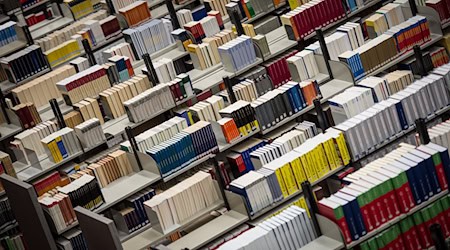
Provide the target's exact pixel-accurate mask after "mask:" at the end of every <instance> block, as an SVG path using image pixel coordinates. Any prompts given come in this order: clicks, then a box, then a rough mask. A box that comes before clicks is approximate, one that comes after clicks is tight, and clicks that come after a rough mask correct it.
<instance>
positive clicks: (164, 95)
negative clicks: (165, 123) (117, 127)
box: [123, 83, 175, 123]
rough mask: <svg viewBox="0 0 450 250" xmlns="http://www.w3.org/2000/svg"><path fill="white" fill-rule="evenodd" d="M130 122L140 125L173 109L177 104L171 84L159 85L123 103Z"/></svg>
mask: <svg viewBox="0 0 450 250" xmlns="http://www.w3.org/2000/svg"><path fill="white" fill-rule="evenodd" d="M123 106H124V107H125V111H126V113H127V115H128V119H129V120H130V122H133V123H138V122H142V121H145V120H147V119H149V118H152V117H155V115H156V114H160V113H161V112H163V111H165V110H168V109H170V108H173V107H174V106H175V102H174V99H173V96H172V92H171V91H170V87H169V84H166V83H162V84H158V85H156V86H155V87H153V88H151V89H147V90H145V91H144V92H141V93H140V94H138V95H137V96H135V97H133V98H131V99H129V100H128V101H125V102H123Z"/></svg>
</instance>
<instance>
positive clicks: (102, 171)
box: [88, 150, 134, 188]
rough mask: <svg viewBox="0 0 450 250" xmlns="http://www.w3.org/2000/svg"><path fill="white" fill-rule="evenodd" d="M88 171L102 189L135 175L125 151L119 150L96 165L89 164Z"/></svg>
mask: <svg viewBox="0 0 450 250" xmlns="http://www.w3.org/2000/svg"><path fill="white" fill-rule="evenodd" d="M88 169H90V170H92V172H93V174H92V173H91V175H93V176H95V178H96V179H97V182H98V183H99V186H100V188H104V187H106V186H108V184H110V183H111V182H113V181H115V180H117V179H120V178H121V177H124V176H127V175H129V174H131V173H133V172H134V171H133V167H132V165H131V163H130V160H129V159H128V155H127V153H126V152H125V151H122V150H117V151H114V152H112V153H110V154H108V155H107V156H106V157H104V158H102V159H101V160H99V161H97V162H96V163H92V164H89V166H88Z"/></svg>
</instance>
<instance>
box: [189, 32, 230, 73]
mask: <svg viewBox="0 0 450 250" xmlns="http://www.w3.org/2000/svg"><path fill="white" fill-rule="evenodd" d="M221 44H222V43H221V41H220V39H219V38H217V37H214V38H205V39H203V43H201V44H189V45H188V46H187V51H188V52H189V54H190V56H191V58H192V63H193V64H194V67H195V68H196V69H199V70H203V69H207V68H209V67H212V66H214V65H216V64H218V63H220V56H219V50H218V46H220V45H221Z"/></svg>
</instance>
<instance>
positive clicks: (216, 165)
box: [214, 159, 231, 210]
mask: <svg viewBox="0 0 450 250" xmlns="http://www.w3.org/2000/svg"><path fill="white" fill-rule="evenodd" d="M214 172H215V176H216V179H217V184H218V185H219V191H220V195H222V200H223V202H224V203H225V207H226V208H227V210H230V209H231V208H230V204H229V203H228V199H227V197H226V195H225V186H226V185H225V181H224V180H223V176H222V172H221V171H220V168H219V163H218V162H217V160H216V159H214Z"/></svg>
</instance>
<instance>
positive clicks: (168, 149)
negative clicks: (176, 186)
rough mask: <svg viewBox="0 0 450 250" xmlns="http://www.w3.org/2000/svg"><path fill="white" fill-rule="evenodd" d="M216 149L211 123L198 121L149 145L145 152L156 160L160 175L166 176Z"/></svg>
mask: <svg viewBox="0 0 450 250" xmlns="http://www.w3.org/2000/svg"><path fill="white" fill-rule="evenodd" d="M217 149H218V146H217V140H216V137H215V135H214V132H213V130H212V126H211V124H210V123H209V122H204V121H199V122H197V123H195V124H192V125H191V126H190V127H187V128H185V129H183V131H182V132H181V133H178V134H176V135H175V136H173V137H172V139H170V140H168V141H165V142H163V143H160V144H159V145H156V146H153V147H151V148H150V149H148V150H147V151H146V153H147V154H148V155H150V156H151V157H152V158H153V160H154V161H155V162H156V164H157V166H158V168H159V170H160V173H161V175H162V176H163V177H167V176H170V175H171V174H173V173H175V172H177V171H179V170H181V169H183V168H185V167H187V166H188V165H189V164H190V163H192V162H193V161H195V160H198V159H201V158H203V157H206V156H207V155H209V154H212V153H214V152H216V151H217Z"/></svg>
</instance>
